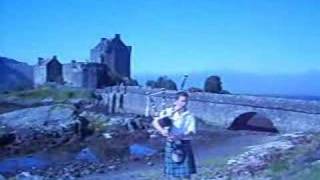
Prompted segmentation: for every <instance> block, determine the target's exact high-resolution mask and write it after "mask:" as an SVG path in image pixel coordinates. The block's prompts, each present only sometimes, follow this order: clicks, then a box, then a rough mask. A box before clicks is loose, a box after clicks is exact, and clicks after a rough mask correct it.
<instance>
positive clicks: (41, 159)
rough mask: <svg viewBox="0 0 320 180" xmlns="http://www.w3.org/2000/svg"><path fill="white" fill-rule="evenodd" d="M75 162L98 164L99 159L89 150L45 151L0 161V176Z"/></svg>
mask: <svg viewBox="0 0 320 180" xmlns="http://www.w3.org/2000/svg"><path fill="white" fill-rule="evenodd" d="M74 160H80V161H87V162H98V161H99V159H98V158H97V156H95V155H94V154H93V153H92V151H91V150H90V149H89V148H84V149H82V150H80V151H76V152H74V151H61V150H55V151H44V152H38V153H34V154H30V155H24V156H19V157H12V158H5V159H2V160H0V174H4V175H12V174H16V173H17V172H18V171H30V170H32V169H45V168H48V167H49V166H54V165H59V164H62V163H66V162H71V161H74Z"/></svg>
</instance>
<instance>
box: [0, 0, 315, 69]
mask: <svg viewBox="0 0 320 180" xmlns="http://www.w3.org/2000/svg"><path fill="white" fill-rule="evenodd" d="M0 12H1V16H0V22H1V28H0V38H1V39H0V40H1V41H0V55H1V56H6V57H11V58H16V59H19V60H24V61H25V62H28V63H29V64H34V63H35V62H36V59H37V57H39V56H42V57H51V56H52V55H58V57H59V59H60V60H61V61H62V62H69V61H70V60H71V59H77V60H80V61H83V60H84V59H88V58H89V50H90V48H92V47H93V46H94V45H96V44H97V43H98V42H99V40H100V38H101V37H112V36H113V35H114V34H115V33H120V34H121V37H122V39H123V40H124V42H126V43H127V44H128V45H132V46H133V54H132V61H133V64H132V68H133V72H134V73H137V74H141V73H161V74H166V73H189V72H191V71H193V72H201V71H206V72H207V71H212V72H214V71H236V72H245V73H256V74H295V73H304V72H309V71H317V70H320V45H319V42H320V20H319V19H320V1H318V0H305V1H302V0H265V1H263V0H259V1H257V0H227V1H222V0H201V1H193V0H185V1H179V0H161V1H156V0H127V1H118V0H113V1H111V0H61V1H54V0H27V1H26V0H1V2H0Z"/></svg>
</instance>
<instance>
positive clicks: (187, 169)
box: [164, 140, 196, 177]
mask: <svg viewBox="0 0 320 180" xmlns="http://www.w3.org/2000/svg"><path fill="white" fill-rule="evenodd" d="M182 142H183V143H182V149H183V150H184V152H185V153H186V154H185V158H184V161H183V162H181V163H176V162H174V161H173V160H172V159H171V153H172V151H173V150H174V142H170V141H167V142H166V146H165V154H164V174H166V175H170V176H174V177H184V176H190V175H191V174H195V173H196V164H195V160H194V155H193V152H192V147H191V141H190V140H183V141H182Z"/></svg>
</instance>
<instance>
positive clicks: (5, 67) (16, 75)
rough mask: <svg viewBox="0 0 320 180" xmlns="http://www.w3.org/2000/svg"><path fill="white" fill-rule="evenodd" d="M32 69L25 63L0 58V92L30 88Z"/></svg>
mask: <svg viewBox="0 0 320 180" xmlns="http://www.w3.org/2000/svg"><path fill="white" fill-rule="evenodd" d="M32 84H33V68H32V66H30V65H28V64H27V63H22V62H19V61H17V60H14V59H10V58H6V57H0V91H8V90H17V89H25V88H31V87H32Z"/></svg>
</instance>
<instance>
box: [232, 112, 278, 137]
mask: <svg viewBox="0 0 320 180" xmlns="http://www.w3.org/2000/svg"><path fill="white" fill-rule="evenodd" d="M228 129H229V130H252V131H265V132H274V133H278V132H279V130H278V129H277V128H276V127H275V126H274V124H273V122H272V120H270V119H269V118H268V117H266V116H265V115H264V114H262V113H259V112H254V111H251V112H245V113H242V114H240V115H238V116H236V118H234V120H233V121H232V123H231V125H230V126H229V127H228Z"/></svg>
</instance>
